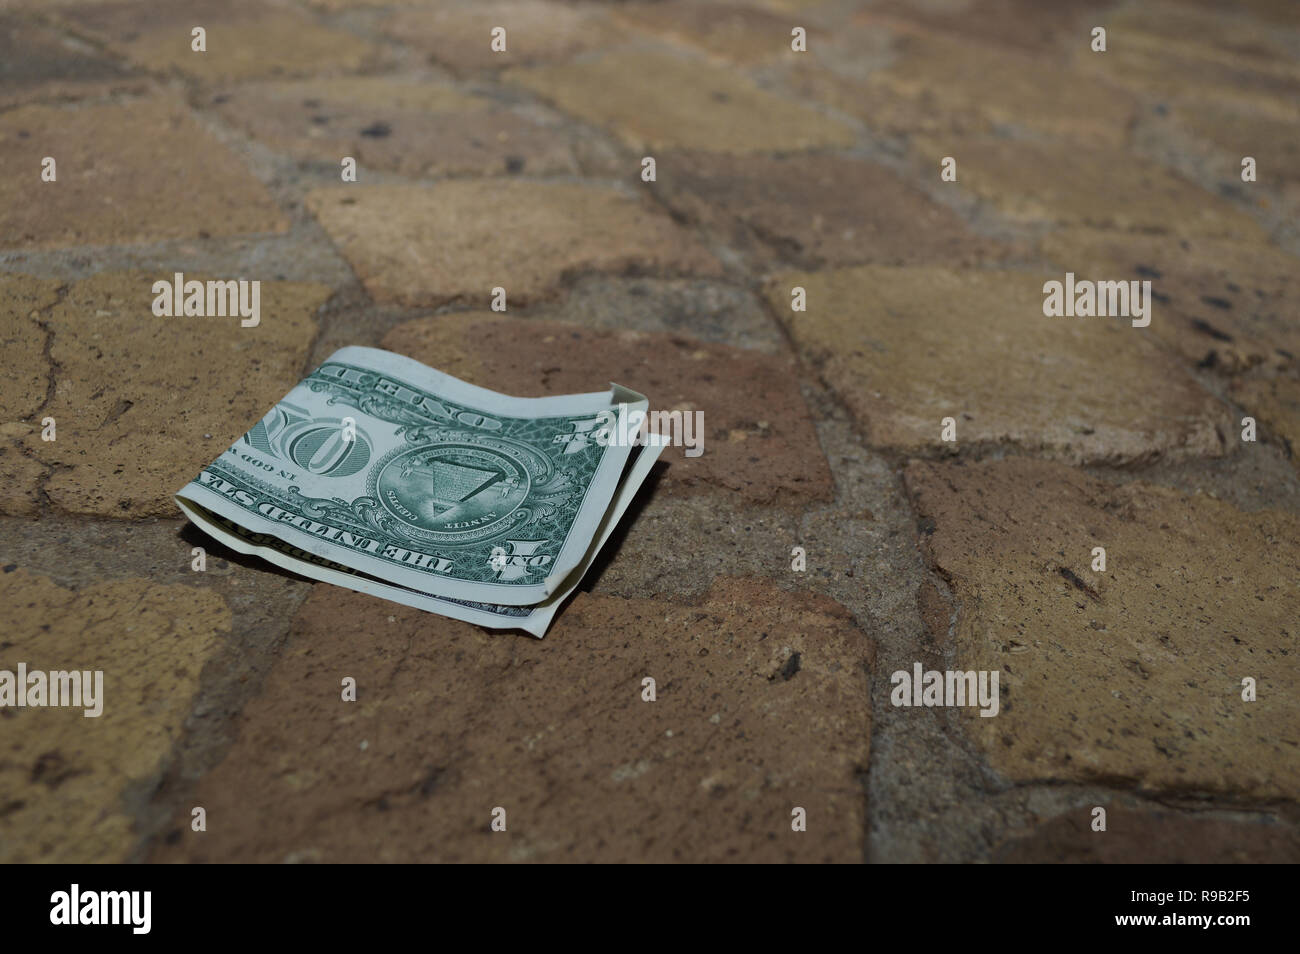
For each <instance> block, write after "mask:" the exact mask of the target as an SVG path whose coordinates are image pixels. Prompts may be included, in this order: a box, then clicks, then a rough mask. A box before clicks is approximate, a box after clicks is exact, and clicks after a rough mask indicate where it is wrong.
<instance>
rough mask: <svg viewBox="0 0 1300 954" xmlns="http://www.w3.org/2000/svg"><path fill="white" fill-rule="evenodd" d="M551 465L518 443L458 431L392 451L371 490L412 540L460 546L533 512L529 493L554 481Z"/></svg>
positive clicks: (504, 528) (516, 523)
mask: <svg viewBox="0 0 1300 954" xmlns="http://www.w3.org/2000/svg"><path fill="white" fill-rule="evenodd" d="M553 471H554V467H553V465H552V464H551V462H550V460H548V459H547V458H546V456H545V455H543V454H540V453H538V452H537V451H536V450H534V449H533V448H531V447H529V446H528V445H527V444H524V443H522V442H520V441H514V440H510V439H508V438H502V437H496V436H485V435H482V434H476V433H470V432H467V431H456V432H451V433H448V434H445V435H440V436H439V437H438V438H435V439H434V440H433V441H432V442H430V443H427V444H419V445H416V446H415V447H405V448H398V449H396V450H394V451H392V452H390V453H388V454H387V455H385V456H384V457H383V458H381V459H380V460H379V461H378V462H377V464H376V466H375V467H374V468H373V469H372V470H371V472H370V477H369V482H368V488H367V489H368V494H369V496H371V497H373V498H374V499H375V500H377V501H378V502H379V505H380V506H381V507H383V508H384V510H385V511H387V513H388V514H389V516H391V517H392V519H393V520H394V521H396V522H397V523H398V524H399V525H400V526H401V528H402V530H404V531H405V532H406V533H407V534H409V535H410V536H411V537H412V538H414V539H416V540H423V541H425V542H431V543H438V544H442V545H445V546H457V545H464V544H469V543H476V542H478V541H480V540H486V539H489V538H491V537H495V536H497V535H498V534H501V533H505V532H506V531H508V530H511V529H513V528H515V527H517V526H519V524H520V523H521V522H524V521H526V520H528V519H529V518H530V517H532V515H533V513H532V510H531V508H529V507H527V506H525V504H526V503H527V501H528V499H529V494H530V491H531V490H532V489H533V486H534V485H535V484H536V485H546V484H549V483H551V482H552V477H553V476H554V473H553Z"/></svg>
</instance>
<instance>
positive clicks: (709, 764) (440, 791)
mask: <svg viewBox="0 0 1300 954" xmlns="http://www.w3.org/2000/svg"><path fill="white" fill-rule="evenodd" d="M361 620H377V621H378V622H377V624H376V623H375V622H367V623H365V624H361V623H360V622H359V621H361ZM362 625H364V629H361V628H359V627H360V626H362ZM362 646H364V651H361V649H360V647H362ZM282 655H283V661H282V664H281V665H280V666H279V667H277V668H276V670H275V671H274V672H273V673H272V675H271V677H270V679H269V680H268V682H267V684H266V686H265V689H264V691H263V693H262V695H261V696H260V697H258V698H257V699H256V700H254V701H252V702H251V703H250V704H249V705H248V707H247V708H246V709H245V711H244V713H243V714H242V715H241V717H240V718H239V726H240V735H239V739H238V741H237V742H236V743H235V745H234V746H233V747H232V749H231V750H230V753H229V754H228V755H227V757H226V759H225V761H224V762H223V763H222V764H221V765H220V766H218V767H217V768H216V769H215V770H213V771H212V772H211V773H209V774H208V775H207V776H206V778H204V779H203V780H202V782H201V783H200V785H199V789H198V792H197V793H196V798H197V799H198V801H199V803H200V804H203V805H204V806H205V807H207V809H208V812H209V817H210V818H221V819H223V823H222V825H221V826H220V828H218V827H216V826H211V827H210V830H209V831H208V832H207V833H205V835H204V836H203V837H202V838H200V839H194V838H190V837H188V828H187V829H185V830H184V831H182V832H181V835H180V837H179V838H177V839H176V840H175V845H174V846H170V847H165V848H163V849H161V850H160V852H159V853H158V854H157V856H156V857H157V858H158V859H159V860H192V861H197V860H206V861H234V860H240V861H253V860H258V861H283V860H311V861H346V860H353V861H360V860H362V859H366V860H370V861H572V860H578V859H584V860H601V861H681V860H690V861H726V860H729V859H738V858H746V859H752V860H764V861H795V860H807V861H814V860H815V861H858V860H860V859H861V857H862V853H863V850H864V847H865V846H864V841H863V837H864V832H863V827H862V821H863V817H864V809H865V807H866V800H865V793H864V792H863V790H862V788H861V784H860V780H859V773H860V771H861V768H862V766H864V765H865V764H866V761H867V758H868V746H869V739H870V721H871V714H870V707H869V705H868V704H867V696H866V680H867V673H868V670H869V666H870V660H871V643H870V640H869V638H868V637H867V636H866V635H865V634H864V633H863V632H862V631H861V630H859V629H858V628H857V627H856V626H854V624H853V620H852V618H851V617H850V615H849V614H848V613H847V612H846V611H845V610H844V608H843V607H841V606H839V605H838V604H837V603H835V602H834V601H832V600H829V599H827V598H825V597H820V596H812V595H810V594H805V593H784V592H781V591H779V590H774V589H773V588H772V587H771V586H769V585H767V584H756V583H754V582H752V581H747V580H736V579H720V580H718V581H716V582H715V584H714V586H713V588H712V589H711V590H710V591H709V593H708V594H707V595H706V596H705V597H704V598H703V599H701V600H700V601H699V602H697V603H694V604H690V603H687V604H682V603H669V602H659V601H655V600H647V599H629V600H625V599H619V598H616V597H598V596H590V595H587V594H580V595H579V596H578V597H577V598H576V599H575V600H574V601H573V604H572V605H571V606H570V607H569V609H568V610H567V611H566V612H565V613H564V615H563V616H562V617H561V618H560V620H559V621H557V625H556V626H555V628H554V629H553V630H552V631H551V633H550V634H549V635H548V636H547V638H546V639H545V640H544V641H536V640H530V639H522V638H511V637H509V636H501V635H497V634H490V633H487V632H485V631H483V630H481V629H478V628H476V627H472V626H468V625H466V624H463V623H458V622H454V621H452V620H448V619H444V618H442V617H437V616H432V615H429V614H425V613H421V612H419V611H418V610H412V609H407V608H406V607H402V606H397V605H395V604H392V603H386V602H381V601H379V600H376V599H374V598H372V597H367V596H361V595H359V594H355V593H351V592H348V591H345V590H342V589H338V588H334V587H318V588H317V589H316V590H315V591H314V592H313V594H312V597H311V598H310V599H309V600H308V602H307V604H306V605H305V606H304V608H303V609H302V611H301V612H300V613H299V615H298V618H297V620H296V621H295V624H294V630H293V633H292V634H291V636H290V639H289V642H288V644H287V645H286V647H285V649H284V650H283V652H282ZM348 675H350V676H352V677H353V678H355V679H356V680H357V702H356V703H355V704H348V703H343V702H341V701H340V689H339V685H340V681H341V679H342V678H343V677H344V676H348ZM646 677H650V678H653V679H654V680H655V684H656V701H654V702H645V701H642V691H643V686H642V680H643V679H644V678H646ZM557 679H558V680H560V681H562V682H563V684H564V686H565V689H564V690H563V691H556V689H555V686H556V685H557V682H556V680H557ZM340 753H347V755H346V756H345V757H340ZM498 806H499V807H502V808H504V809H505V811H506V823H507V828H506V831H505V832H504V833H496V834H493V833H492V832H491V831H490V829H489V824H490V822H491V820H492V811H493V809H494V808H496V807H498ZM796 807H799V808H803V809H805V810H806V812H807V816H808V819H809V824H808V830H807V831H806V832H803V833H800V834H797V835H796V834H794V833H793V832H792V831H791V825H790V823H791V812H792V810H793V809H794V808H796Z"/></svg>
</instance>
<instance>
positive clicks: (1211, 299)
mask: <svg viewBox="0 0 1300 954" xmlns="http://www.w3.org/2000/svg"><path fill="white" fill-rule="evenodd" d="M1201 301H1203V302H1205V303H1206V304H1207V305H1213V306H1214V307H1215V308H1224V309H1227V308H1231V307H1232V302H1230V301H1228V299H1226V298H1216V297H1215V296H1214V295H1202V296H1201Z"/></svg>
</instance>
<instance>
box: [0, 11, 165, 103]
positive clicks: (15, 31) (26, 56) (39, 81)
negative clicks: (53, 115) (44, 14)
mask: <svg viewBox="0 0 1300 954" xmlns="http://www.w3.org/2000/svg"><path fill="white" fill-rule="evenodd" d="M146 82H147V81H146V80H144V79H143V78H141V77H138V76H132V74H131V73H130V72H129V71H128V70H126V69H123V68H122V67H121V66H119V65H118V64H117V63H114V62H113V61H112V60H111V59H108V58H106V57H104V56H101V55H99V54H98V53H97V52H96V51H95V50H93V49H92V48H90V47H89V46H88V45H87V44H85V43H81V42H78V41H77V40H75V39H73V38H71V37H67V36H63V35H61V34H59V33H58V32H57V31H54V30H50V29H47V28H45V27H42V26H39V25H36V24H33V23H27V22H24V21H21V20H18V19H17V18H13V17H7V16H0V106H13V105H17V104H19V103H24V102H29V101H32V100H36V99H49V100H55V99H76V98H79V97H83V96H97V95H103V94H105V93H108V92H111V91H114V90H135V91H139V90H140V89H143V88H144V86H145V84H146Z"/></svg>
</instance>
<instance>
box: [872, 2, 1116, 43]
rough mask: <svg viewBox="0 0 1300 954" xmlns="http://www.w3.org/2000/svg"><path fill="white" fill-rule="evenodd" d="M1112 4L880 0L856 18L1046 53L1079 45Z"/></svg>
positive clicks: (897, 27)
mask: <svg viewBox="0 0 1300 954" xmlns="http://www.w3.org/2000/svg"><path fill="white" fill-rule="evenodd" d="M1113 7H1114V4H1113V3H1110V2H1103V3H1096V2H1092V0H1053V2H1052V3H1051V4H1045V3H1040V2H1039V0H980V2H979V3H968V2H963V0H938V2H925V0H923V2H920V3H917V2H915V0H878V2H875V3H872V4H871V6H870V7H869V8H868V9H867V10H864V11H862V12H860V13H859V14H858V18H859V19H861V20H863V21H865V22H867V23H868V24H870V25H871V26H873V27H875V28H877V29H879V28H880V27H881V26H882V25H888V26H890V27H893V28H895V29H900V28H902V29H907V30H909V31H915V30H924V31H926V32H932V33H935V34H937V35H941V36H943V37H946V38H948V39H955V40H962V41H965V42H966V43H967V45H968V46H973V45H974V44H972V43H971V42H970V41H972V40H980V41H982V42H984V43H988V44H990V45H992V46H994V47H1001V48H1002V49H1001V50H1000V51H999V52H1005V53H1011V52H1013V51H1015V50H1023V51H1026V52H1029V53H1042V52H1044V51H1050V50H1054V49H1059V48H1062V47H1072V46H1075V45H1077V44H1078V41H1079V37H1080V36H1082V37H1084V38H1085V40H1086V39H1087V38H1088V37H1089V36H1090V33H1091V27H1092V26H1093V25H1094V20H1095V17H1096V15H1097V14H1099V13H1100V14H1104V15H1105V18H1106V19H1105V22H1106V23H1109V22H1110V17H1111V16H1112V14H1111V9H1112V8H1113ZM1096 22H1097V23H1100V22H1102V21H1096ZM1008 48H1009V49H1008ZM1085 49H1086V43H1085Z"/></svg>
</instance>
